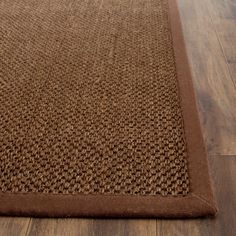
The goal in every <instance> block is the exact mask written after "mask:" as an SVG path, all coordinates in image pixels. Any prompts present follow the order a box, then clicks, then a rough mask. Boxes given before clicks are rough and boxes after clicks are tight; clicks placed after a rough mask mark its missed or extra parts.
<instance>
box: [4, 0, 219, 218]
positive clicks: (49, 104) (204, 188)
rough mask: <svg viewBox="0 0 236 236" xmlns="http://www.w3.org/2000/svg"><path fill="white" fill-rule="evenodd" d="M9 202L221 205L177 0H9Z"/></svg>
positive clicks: (59, 211) (81, 210)
mask: <svg viewBox="0 0 236 236" xmlns="http://www.w3.org/2000/svg"><path fill="white" fill-rule="evenodd" d="M0 53H1V56H0V79H1V80H0V119H1V120H0V130H1V132H0V161H1V166H0V213H1V214H4V215H20V216H50V217H53V216H55V217H64V216H87V217H91V216H94V217H197V216H205V215H214V214H215V213H216V206H215V203H214V199H213V195H212V191H211V184H210V181H209V174H208V167H207V160H206V154H205V151H204V144H203V139H202V135H201V131H200V126H199V121H198V117H197V111H196V105H195V100H194V92H193V87H192V81H191V75H190V72H189V66H188V62H187V58H186V53H185V48H184V42H183V36H182V32H181V25H180V18H179V15H178V11H177V5H176V2H175V0H169V1H168V0H135V1H133V0H122V1H121V0H117V1H115V0H41V1H38V0H37V1H36V0H29V1H23V0H20V1H19V0H2V1H1V7H0Z"/></svg>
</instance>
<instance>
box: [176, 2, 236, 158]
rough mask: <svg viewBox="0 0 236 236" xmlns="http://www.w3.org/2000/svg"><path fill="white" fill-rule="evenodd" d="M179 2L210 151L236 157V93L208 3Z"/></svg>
mask: <svg viewBox="0 0 236 236" xmlns="http://www.w3.org/2000/svg"><path fill="white" fill-rule="evenodd" d="M178 2H179V6H180V12H181V19H182V22H183V29H184V35H185V41H186V47H187V52H188V56H189V61H190V66H191V69H192V74H193V80H194V87H195V91H196V96H197V100H198V108H199V112H200V119H201V124H202V128H203V134H204V138H205V141H206V146H207V149H208V152H209V153H211V154H227V155H230V154H236V145H235V143H236V122H235V121H236V112H235V104H236V90H235V87H234V84H233V81H232V79H231V76H230V73H229V68H228V65H227V62H226V61H225V57H224V53H223V51H222V48H221V45H220V43H219V40H218V37H217V35H216V32H215V29H214V26H213V24H212V20H211V17H210V13H209V11H208V8H207V7H206V6H207V0H204V1H198V0H192V1H188V0H179V1H178Z"/></svg>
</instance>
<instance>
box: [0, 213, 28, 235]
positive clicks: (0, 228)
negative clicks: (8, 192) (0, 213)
mask: <svg viewBox="0 0 236 236" xmlns="http://www.w3.org/2000/svg"><path fill="white" fill-rule="evenodd" d="M29 224H30V218H20V217H0V235H3V236H8V235H9V236H25V235H26V233H27V229H28V226H29Z"/></svg>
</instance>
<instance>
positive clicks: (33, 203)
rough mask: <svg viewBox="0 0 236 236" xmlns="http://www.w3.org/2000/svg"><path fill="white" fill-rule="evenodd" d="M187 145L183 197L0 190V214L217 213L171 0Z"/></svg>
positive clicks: (180, 32)
mask: <svg viewBox="0 0 236 236" xmlns="http://www.w3.org/2000/svg"><path fill="white" fill-rule="evenodd" d="M169 17H170V22H171V28H172V37H173V45H174V51H175V57H176V66H177V74H178V81H179V89H180V95H181V104H182V110H183V117H184V127H185V134H186V141H187V150H188V164H189V175H190V186H191V190H190V192H191V193H190V194H188V195H187V196H185V197H183V196H180V197H169V196H166V197H161V196H157V197H156V196H115V195H112V196H104V195H69V194H68V195H62V194H61V195H60V194H39V193H37V194H34V193H32V194H23V193H22V194H21V193H16V194H11V193H0V213H1V214H4V215H20V216H39V217H44V216H46V217H76V216H86V217H199V216H206V215H215V214H216V211H217V209H216V204H215V202H214V198H213V194H212V189H211V183H210V178H209V172H208V166H207V159H206V153H205V149H204V143H203V139H202V134H201V129H200V124H199V120H198V115H197V109H196V103H195V98H194V90H193V86H192V81H191V74H190V70H189V65H188V60H187V56H186V51H185V46H184V40H183V33H182V29H181V23H180V16H179V12H178V9H177V3H176V0H169Z"/></svg>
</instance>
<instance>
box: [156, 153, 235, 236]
mask: <svg viewBox="0 0 236 236" xmlns="http://www.w3.org/2000/svg"><path fill="white" fill-rule="evenodd" d="M210 166H211V170H212V172H214V173H213V176H214V181H213V182H214V183H215V184H214V186H215V192H216V197H217V202H218V205H219V213H218V216H217V217H216V218H215V219H209V218H208V219H204V218H203V219H194V220H159V221H157V235H165V236H177V235H179V236H185V235H186V236H188V235H191V236H212V235H214V236H222V235H227V236H234V235H235V229H236V210H235V208H236V156H227V158H226V157H224V156H211V158H210Z"/></svg>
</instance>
